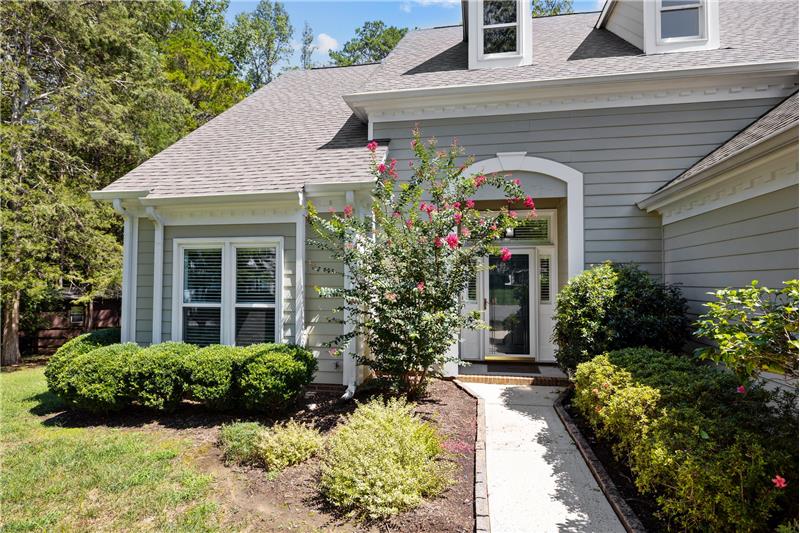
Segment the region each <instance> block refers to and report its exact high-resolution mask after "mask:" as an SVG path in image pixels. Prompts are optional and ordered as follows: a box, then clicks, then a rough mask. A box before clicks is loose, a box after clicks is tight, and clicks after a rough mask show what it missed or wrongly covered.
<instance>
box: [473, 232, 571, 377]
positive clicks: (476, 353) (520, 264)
mask: <svg viewBox="0 0 800 533" xmlns="http://www.w3.org/2000/svg"><path fill="white" fill-rule="evenodd" d="M509 249H510V250H511V253H512V256H511V259H510V260H509V261H507V262H502V261H501V260H500V258H499V257H496V256H493V257H485V258H483V269H482V271H481V272H480V273H479V274H478V276H477V278H476V280H475V282H474V283H471V284H470V286H469V287H468V288H467V290H466V292H465V294H464V312H467V313H469V312H473V311H478V312H479V313H480V316H481V319H482V320H483V321H484V322H485V323H486V325H487V326H488V329H481V330H466V331H463V332H462V334H461V341H460V347H459V351H460V355H461V359H465V360H473V361H474V360H482V359H486V358H489V359H493V358H496V359H502V358H526V359H527V358H529V359H532V360H535V361H537V362H542V363H548V362H554V361H555V347H554V345H553V342H552V340H551V336H552V332H553V319H552V317H553V302H554V297H555V292H556V288H557V287H558V282H557V280H556V277H555V276H556V273H557V272H558V270H557V265H556V253H555V247H553V246H535V247H512V246H509Z"/></svg>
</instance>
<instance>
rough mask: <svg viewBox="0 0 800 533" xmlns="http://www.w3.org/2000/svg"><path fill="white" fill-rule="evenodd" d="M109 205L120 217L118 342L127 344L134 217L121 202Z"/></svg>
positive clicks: (129, 324)
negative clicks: (121, 222) (120, 251)
mask: <svg viewBox="0 0 800 533" xmlns="http://www.w3.org/2000/svg"><path fill="white" fill-rule="evenodd" d="M111 205H112V206H113V208H114V211H116V212H117V213H119V214H120V215H122V220H123V230H122V308H121V309H120V315H121V316H120V340H121V341H122V342H129V341H130V340H131V321H132V318H133V317H132V315H131V303H132V302H131V289H132V286H131V276H132V268H131V261H132V260H133V259H134V258H133V257H131V256H132V255H133V254H132V253H131V246H132V242H133V220H134V215H133V213H131V212H130V211H129V210H127V209H125V208H124V207H123V206H122V200H121V199H120V198H115V199H114V200H113V201H112V202H111Z"/></svg>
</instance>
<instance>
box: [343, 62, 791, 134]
mask: <svg viewBox="0 0 800 533" xmlns="http://www.w3.org/2000/svg"><path fill="white" fill-rule="evenodd" d="M797 66H798V62H797V61H774V62H764V63H758V64H739V65H727V66H723V67H692V68H688V69H682V70H677V71H655V72H637V73H631V74H617V75H603V76H585V77H575V78H553V79H545V80H535V81H522V82H503V83H487V84H481V85H453V86H448V87H430V88H421V89H401V90H392V91H378V92H369V93H357V94H351V95H346V96H344V99H345V101H346V102H347V104H348V105H349V106H350V108H351V109H353V111H354V112H355V113H356V114H357V115H358V116H359V117H361V118H362V119H363V120H367V119H369V120H371V121H373V122H376V123H377V122H391V121H400V120H423V119H436V118H454V117H466V116H494V115H507V114H522V113H537V112H549V111H572V110H579V109H604V108H617V107H631V106H645V105H661V104H677V103H697V102H713V101H720V100H746V99H753V98H773V97H785V96H788V95H789V94H791V93H792V92H794V91H795V90H796V86H797Z"/></svg>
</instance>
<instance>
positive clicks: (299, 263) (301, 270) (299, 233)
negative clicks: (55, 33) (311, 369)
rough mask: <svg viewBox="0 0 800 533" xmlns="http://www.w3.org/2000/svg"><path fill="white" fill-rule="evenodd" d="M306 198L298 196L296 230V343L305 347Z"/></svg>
mask: <svg viewBox="0 0 800 533" xmlns="http://www.w3.org/2000/svg"><path fill="white" fill-rule="evenodd" d="M304 200H305V198H304V196H303V193H299V194H298V202H299V204H300V210H299V211H298V212H297V222H296V224H297V227H296V229H295V263H294V290H295V296H294V343H295V344H297V345H298V346H304V345H305V342H306V331H305V330H306V319H305V308H306V305H305V303H306V213H305V210H304V208H303V204H304V203H305V202H304Z"/></svg>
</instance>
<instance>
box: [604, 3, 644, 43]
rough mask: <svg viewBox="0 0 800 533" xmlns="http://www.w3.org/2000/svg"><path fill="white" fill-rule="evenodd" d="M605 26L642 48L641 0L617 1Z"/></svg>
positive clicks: (642, 11) (642, 18) (642, 16)
mask: <svg viewBox="0 0 800 533" xmlns="http://www.w3.org/2000/svg"><path fill="white" fill-rule="evenodd" d="M606 28H608V30H609V31H611V32H613V33H615V34H616V35H618V36H620V37H622V38H623V39H625V40H626V41H628V42H629V43H631V44H632V45H634V46H636V47H637V48H639V49H640V50H644V6H643V2H642V1H641V0H637V1H632V0H626V1H624V2H617V3H616V4H615V5H614V10H613V11H612V12H611V15H610V16H609V17H608V22H606Z"/></svg>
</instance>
